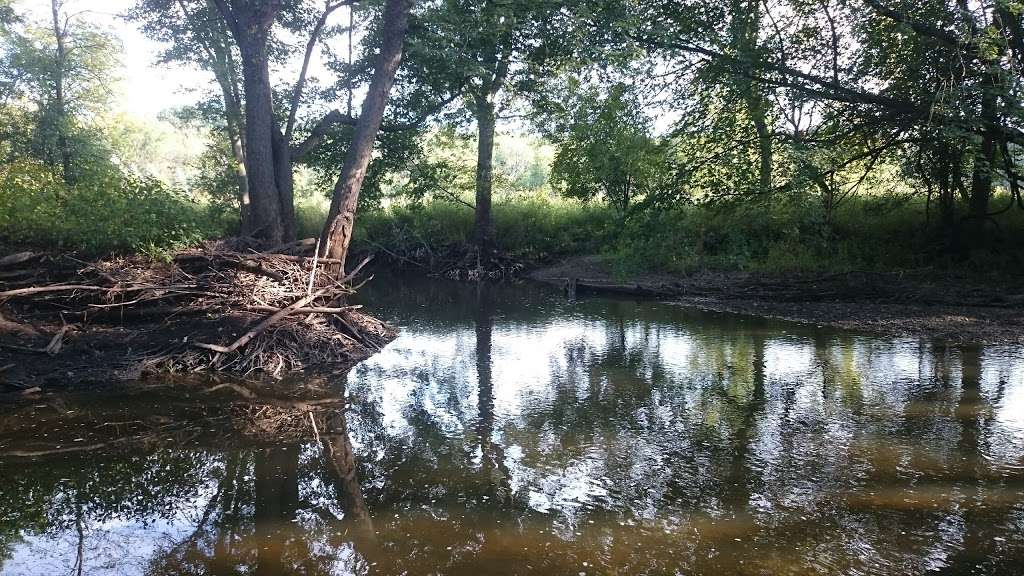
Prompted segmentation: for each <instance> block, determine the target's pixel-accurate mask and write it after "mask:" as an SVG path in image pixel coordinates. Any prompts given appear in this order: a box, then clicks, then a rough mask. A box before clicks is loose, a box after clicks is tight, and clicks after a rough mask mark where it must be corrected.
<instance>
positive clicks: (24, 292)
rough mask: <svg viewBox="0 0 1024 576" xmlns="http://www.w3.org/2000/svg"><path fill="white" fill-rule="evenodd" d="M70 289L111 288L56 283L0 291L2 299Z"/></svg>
mask: <svg viewBox="0 0 1024 576" xmlns="http://www.w3.org/2000/svg"><path fill="white" fill-rule="evenodd" d="M69 290H110V288H107V287H104V286H89V285H87V284H55V285H53V286H38V287H35V288H18V289H17V290H8V291H7V292H0V299H3V298H11V297H14V296H26V295H29V294H42V293H45V292H67V291H69Z"/></svg>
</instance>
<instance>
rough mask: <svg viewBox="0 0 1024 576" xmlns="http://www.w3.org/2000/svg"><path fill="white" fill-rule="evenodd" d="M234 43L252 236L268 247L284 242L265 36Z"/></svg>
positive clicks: (258, 35)
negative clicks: (238, 64) (239, 64)
mask: <svg viewBox="0 0 1024 576" xmlns="http://www.w3.org/2000/svg"><path fill="white" fill-rule="evenodd" d="M238 40H239V42H238V44H239V48H240V50H241V53H242V77H243V89H244V91H245V162H246V174H247V175H248V180H249V198H250V200H251V202H252V205H251V217H252V235H253V236H254V237H256V238H259V239H262V240H266V241H267V242H268V243H270V244H280V243H282V242H283V240H284V225H283V220H282V214H281V200H280V193H279V190H278V186H277V173H276V170H275V168H274V164H275V162H274V160H275V154H274V130H275V124H274V107H273V95H272V92H271V87H270V70H269V67H268V65H269V63H268V60H267V35H266V33H259V32H256V33H255V34H253V36H251V37H249V38H246V39H245V40H244V41H243V40H242V39H238Z"/></svg>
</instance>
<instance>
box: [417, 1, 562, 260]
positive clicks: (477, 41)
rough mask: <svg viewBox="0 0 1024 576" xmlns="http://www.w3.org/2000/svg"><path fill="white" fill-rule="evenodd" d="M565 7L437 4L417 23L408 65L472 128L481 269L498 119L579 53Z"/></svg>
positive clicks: (489, 226) (487, 255)
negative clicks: (454, 100) (452, 100)
mask: <svg viewBox="0 0 1024 576" xmlns="http://www.w3.org/2000/svg"><path fill="white" fill-rule="evenodd" d="M574 26H575V18H574V16H573V14H572V13H571V3H570V4H566V3H564V2H553V1H551V0H523V1H518V2H507V1H500V0H485V1H482V2H479V1H476V2H474V1H467V0H442V1H441V2H437V3H435V4H433V5H431V6H430V7H429V8H428V9H426V10H425V11H424V13H423V14H420V15H419V16H418V18H417V21H416V25H415V26H414V28H413V31H412V33H411V39H410V50H409V52H410V59H411V60H412V61H414V62H415V63H416V66H415V67H416V68H418V70H419V74H420V75H421V78H420V80H419V81H420V82H421V83H423V84H426V85H430V86H435V87H437V89H438V90H440V91H442V92H446V93H448V94H451V95H453V96H454V97H458V98H460V99H461V102H462V105H463V108H464V110H465V111H466V112H467V113H468V114H469V115H470V116H471V117H472V118H473V120H474V121H475V123H476V129H477V162H476V205H475V225H474V230H475V232H474V241H475V244H476V247H477V251H478V254H479V256H480V260H481V263H482V264H486V262H487V261H489V260H490V259H491V258H492V256H493V252H494V224H493V221H492V217H491V204H492V189H493V179H494V133H495V129H496V126H497V123H498V121H499V119H500V117H501V114H502V113H503V112H505V111H509V110H510V109H511V105H512V103H513V99H514V95H515V93H517V92H519V93H521V92H522V91H523V90H524V89H526V88H527V87H528V86H529V85H530V84H532V83H533V82H535V81H536V80H537V79H538V78H541V77H543V76H544V75H548V74H554V73H556V72H557V70H558V67H559V65H560V63H562V62H564V61H565V60H566V59H567V57H568V55H571V54H573V53H574V52H575V50H577V49H578V48H579V46H578V44H577V43H576V42H577V38H574V37H573V34H575V31H574Z"/></svg>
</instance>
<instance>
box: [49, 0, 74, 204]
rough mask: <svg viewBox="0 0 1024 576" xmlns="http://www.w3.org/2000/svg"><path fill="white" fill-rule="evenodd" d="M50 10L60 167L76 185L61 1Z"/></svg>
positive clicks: (51, 2) (54, 103)
mask: <svg viewBox="0 0 1024 576" xmlns="http://www.w3.org/2000/svg"><path fill="white" fill-rule="evenodd" d="M50 10H51V12H52V14H53V37H54V40H56V42H57V54H56V57H55V62H54V67H53V93H54V102H53V106H54V115H55V116H56V117H55V118H54V128H55V129H56V132H57V148H58V151H57V152H58V153H59V154H60V166H61V171H62V172H63V174H62V175H61V176H62V178H63V179H64V183H65V184H67V185H69V186H70V185H71V184H73V183H74V175H73V174H72V167H71V148H70V147H69V146H68V135H67V128H68V119H67V103H66V102H65V101H64V98H65V96H64V69H65V68H66V67H67V47H66V46H65V45H64V40H65V36H66V34H67V30H66V28H64V27H62V26H61V25H60V0H51V1H50Z"/></svg>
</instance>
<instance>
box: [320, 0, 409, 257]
mask: <svg viewBox="0 0 1024 576" xmlns="http://www.w3.org/2000/svg"><path fill="white" fill-rule="evenodd" d="M411 7H412V1H411V0H387V4H386V5H385V7H384V24H383V30H382V33H383V42H382V44H381V50H380V54H379V55H378V58H377V63H376V66H375V68H374V72H373V79H372V80H371V81H370V87H369V90H367V93H366V99H365V100H363V108H362V111H361V113H360V115H359V121H358V122H357V123H356V128H355V134H353V136H352V142H351V144H349V147H348V153H347V154H346V156H345V164H344V166H343V167H342V169H341V175H340V176H339V177H338V182H337V183H336V184H335V185H334V195H333V196H332V197H331V209H330V211H329V212H328V214H327V222H326V223H325V224H324V230H323V233H322V234H321V237H320V253H321V255H323V256H326V257H329V258H335V259H337V260H339V261H340V264H338V265H336V266H337V268H338V274H339V275H343V274H344V273H345V257H346V256H347V255H348V247H349V244H350V243H351V241H352V227H353V226H354V225H355V218H356V207H357V206H358V204H359V191H360V189H361V188H362V186H363V179H364V178H365V177H366V169H367V167H368V166H369V165H370V157H371V155H372V153H373V142H374V140H376V138H377V132H378V131H379V130H380V125H381V121H382V120H383V118H384V108H385V107H386V105H387V101H388V95H389V94H390V93H391V86H392V85H393V84H394V81H395V73H396V72H397V71H398V65H399V64H400V63H401V61H402V42H403V40H404V39H405V30H406V28H407V27H408V21H409V10H410V8H411Z"/></svg>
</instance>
